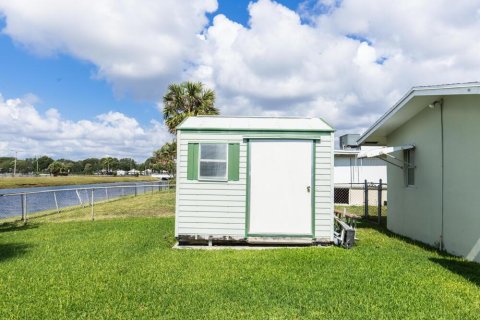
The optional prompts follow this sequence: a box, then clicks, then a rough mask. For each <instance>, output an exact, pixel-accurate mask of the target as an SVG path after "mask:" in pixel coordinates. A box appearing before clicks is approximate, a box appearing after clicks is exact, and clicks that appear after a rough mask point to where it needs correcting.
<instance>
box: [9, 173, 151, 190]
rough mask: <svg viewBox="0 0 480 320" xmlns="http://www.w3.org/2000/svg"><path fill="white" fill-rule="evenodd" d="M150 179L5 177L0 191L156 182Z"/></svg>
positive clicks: (121, 177)
mask: <svg viewBox="0 0 480 320" xmlns="http://www.w3.org/2000/svg"><path fill="white" fill-rule="evenodd" d="M157 180H158V179H155V178H152V177H125V176H120V177H111V176H68V177H15V178H13V177H6V178H0V189H13V188H30V187H49V186H63V185H79V184H93V183H112V182H140V181H157Z"/></svg>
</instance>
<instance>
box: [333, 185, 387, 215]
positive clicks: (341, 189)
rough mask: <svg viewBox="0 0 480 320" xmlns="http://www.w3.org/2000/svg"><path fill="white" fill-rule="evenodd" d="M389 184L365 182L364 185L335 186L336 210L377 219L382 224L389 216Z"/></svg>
mask: <svg viewBox="0 0 480 320" xmlns="http://www.w3.org/2000/svg"><path fill="white" fill-rule="evenodd" d="M387 193H388V188H387V184H385V183H383V182H382V180H379V181H378V182H368V181H364V182H362V183H337V184H335V186H334V203H335V208H336V209H337V210H338V209H342V210H343V209H344V208H346V210H347V211H348V212H350V213H353V214H356V215H359V216H363V217H364V218H375V219H376V221H377V222H378V223H379V224H380V223H382V220H383V219H385V217H386V214H387Z"/></svg>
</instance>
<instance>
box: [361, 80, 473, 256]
mask: <svg viewBox="0 0 480 320" xmlns="http://www.w3.org/2000/svg"><path fill="white" fill-rule="evenodd" d="M479 123H480V83H478V82H475V83H465V84H451V85H437V86H426V87H414V88H412V89H411V90H410V91H409V92H407V94H406V95H405V96H404V97H403V98H401V99H400V100H399V101H398V102H397V103H396V104H395V105H394V106H393V107H392V108H391V109H390V110H388V111H387V112H386V113H385V114H384V115H383V116H382V117H381V118H380V119H379V120H378V121H377V122H375V123H374V124H373V125H372V126H371V127H370V128H369V129H368V130H367V131H366V132H365V133H364V134H363V135H362V136H361V137H360V139H359V142H360V143H361V144H362V145H377V146H387V147H385V148H379V149H377V150H376V151H371V150H369V151H364V152H361V154H360V155H359V157H378V158H383V159H384V160H386V161H388V162H389V163H388V193H389V195H388V196H389V202H388V222H387V226H388V229H390V230H392V231H393V232H396V233H398V234H402V235H405V236H407V237H410V238H412V239H416V240H419V241H422V242H424V243H427V244H430V245H432V246H435V247H438V248H440V249H444V250H446V251H448V252H450V253H452V254H455V255H458V256H463V257H466V258H467V259H469V260H474V261H477V262H480V214H479V212H478V208H479V207H480V191H479V188H478V181H479V178H480V173H479V170H478V159H480V148H479V137H480V125H479Z"/></svg>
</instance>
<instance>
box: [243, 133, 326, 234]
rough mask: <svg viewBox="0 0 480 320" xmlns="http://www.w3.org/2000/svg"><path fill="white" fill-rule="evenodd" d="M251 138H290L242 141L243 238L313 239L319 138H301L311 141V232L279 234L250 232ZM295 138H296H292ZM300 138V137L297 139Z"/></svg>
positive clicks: (248, 139)
mask: <svg viewBox="0 0 480 320" xmlns="http://www.w3.org/2000/svg"><path fill="white" fill-rule="evenodd" d="M251 140H272V141H273V140H290V139H286V138H280V137H279V138H268V139H262V138H260V137H259V138H246V139H244V141H245V142H246V144H247V172H246V175H247V177H246V178H247V179H246V180H247V181H246V183H247V186H246V188H247V190H246V191H247V192H246V199H245V239H247V238H248V237H269V238H275V237H281V238H287V237H288V238H312V239H315V160H316V142H317V141H318V140H319V139H302V140H304V141H312V169H311V172H312V180H311V186H310V188H311V211H312V216H311V218H312V220H311V223H312V233H311V234H280V233H278V234H277V233H270V234H267V233H266V234H258V233H250V232H249V230H250V141H251ZM292 140H297V139H292ZM298 140H300V139H298Z"/></svg>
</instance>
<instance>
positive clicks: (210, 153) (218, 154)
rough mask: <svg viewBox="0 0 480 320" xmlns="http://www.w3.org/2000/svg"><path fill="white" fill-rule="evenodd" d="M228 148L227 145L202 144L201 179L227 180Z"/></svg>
mask: <svg viewBox="0 0 480 320" xmlns="http://www.w3.org/2000/svg"><path fill="white" fill-rule="evenodd" d="M227 146H228V145H227V144H226V143H201V144H200V157H199V169H200V170H199V178H200V179H206V180H227V161H228V152H227Z"/></svg>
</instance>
